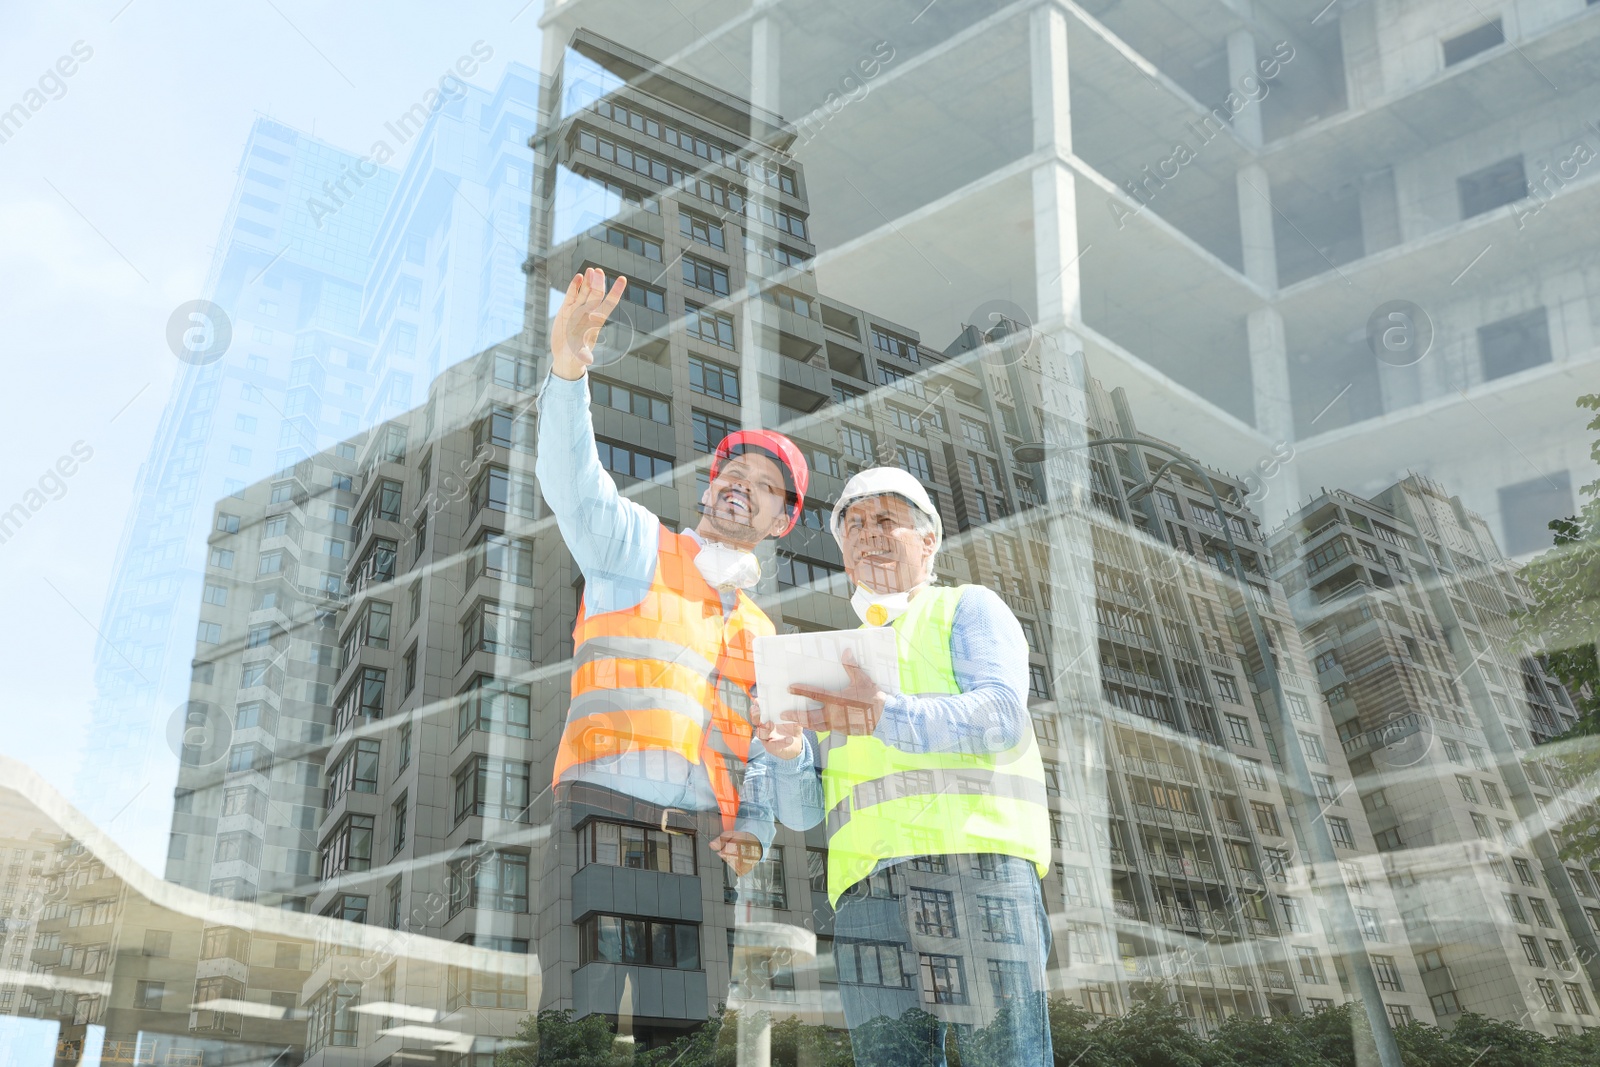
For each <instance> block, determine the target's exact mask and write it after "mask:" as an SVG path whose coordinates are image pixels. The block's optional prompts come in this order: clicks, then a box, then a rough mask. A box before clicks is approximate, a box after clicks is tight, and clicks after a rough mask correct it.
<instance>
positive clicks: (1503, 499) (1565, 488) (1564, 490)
mask: <svg viewBox="0 0 1600 1067" xmlns="http://www.w3.org/2000/svg"><path fill="white" fill-rule="evenodd" d="M1499 499H1500V524H1501V528H1502V529H1503V530H1504V531H1505V551H1506V554H1507V555H1510V556H1521V555H1525V554H1527V553H1529V552H1538V551H1541V550H1543V549H1546V548H1549V547H1550V546H1551V545H1552V544H1554V535H1553V534H1552V533H1551V532H1550V528H1549V526H1548V525H1547V523H1548V522H1549V521H1550V520H1551V519H1554V518H1559V517H1561V516H1563V515H1570V514H1572V512H1573V503H1572V478H1571V475H1570V474H1568V472H1567V471H1552V472H1550V473H1549V474H1546V475H1545V476H1543V477H1540V478H1534V479H1532V480H1531V481H1526V482H1518V483H1517V484H1516V485H1507V486H1503V487H1501V489H1500V490H1499ZM213 555H215V551H214V550H213ZM213 562H214V561H213Z"/></svg>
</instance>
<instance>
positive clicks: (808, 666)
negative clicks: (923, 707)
mask: <svg viewBox="0 0 1600 1067" xmlns="http://www.w3.org/2000/svg"><path fill="white" fill-rule="evenodd" d="M845 649H849V650H850V651H851V653H852V654H854V656H855V660H856V663H857V664H859V665H860V667H861V669H862V670H864V671H866V672H867V676H868V677H869V678H871V679H872V680H873V681H874V682H877V683H878V688H879V689H882V690H883V691H884V692H885V693H898V692H900V651H899V649H898V648H897V647H896V644H895V632H894V629H893V628H892V627H889V626H876V627H871V628H869V629H862V630H825V631H823V632H822V633H812V634H777V635H775V636H772V637H758V638H756V639H755V655H756V698H757V699H758V700H760V701H761V717H762V718H763V719H765V720H766V721H767V722H777V721H779V720H780V719H792V718H793V717H794V713H795V712H797V711H802V710H805V709H807V708H813V707H815V706H816V705H815V703H814V702H812V701H810V700H807V699H806V698H805V697H800V696H795V695H794V694H793V693H791V692H789V687H790V686H791V685H814V686H819V687H820V688H823V689H843V688H845V686H847V685H849V684H850V675H849V674H848V673H847V672H846V671H845V669H844V660H843V654H844V650H845Z"/></svg>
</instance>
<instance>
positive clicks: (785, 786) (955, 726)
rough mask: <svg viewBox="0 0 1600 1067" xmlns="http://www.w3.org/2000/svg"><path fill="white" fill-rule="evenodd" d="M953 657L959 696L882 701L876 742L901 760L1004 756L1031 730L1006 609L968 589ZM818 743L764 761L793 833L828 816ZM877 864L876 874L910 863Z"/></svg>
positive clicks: (1020, 656) (1021, 655)
mask: <svg viewBox="0 0 1600 1067" xmlns="http://www.w3.org/2000/svg"><path fill="white" fill-rule="evenodd" d="M950 657H951V661H952V664H953V666H954V668H955V676H956V685H957V687H958V688H959V689H960V692H959V693H955V694H951V695H935V694H930V695H915V694H897V695H892V696H889V697H887V698H886V699H885V700H884V705H883V718H882V719H880V720H879V721H878V727H877V729H876V730H875V731H873V736H874V737H876V738H877V739H878V740H879V741H882V742H883V743H884V744H886V745H890V746H893V747H895V748H898V749H900V750H901V751H903V752H912V753H918V754H925V753H929V752H972V753H987V752H1003V751H1005V750H1006V749H1009V748H1012V747H1013V746H1015V745H1016V744H1018V743H1019V742H1020V741H1021V740H1022V739H1023V738H1024V737H1026V736H1028V734H1027V732H1026V731H1031V730H1032V729H1033V721H1032V719H1030V718H1029V716H1028V643H1027V640H1026V638H1024V636H1023V633H1022V626H1021V625H1020V624H1019V623H1018V622H1017V617H1016V616H1015V615H1013V614H1012V613H1011V609H1010V608H1009V607H1007V606H1006V603H1005V601H1003V600H1001V599H1000V597H999V596H997V595H996V594H995V593H993V592H992V591H990V590H988V589H984V588H982V587H980V586H969V587H967V589H966V590H965V591H964V592H963V593H962V594H961V599H960V601H959V602H957V604H956V611H955V617H954V619H953V620H952V625H951V630H950ZM818 753H819V746H818V742H817V736H816V734H815V733H813V732H812V731H810V730H807V731H806V733H805V741H804V746H803V747H802V749H801V751H800V753H799V755H797V756H795V757H794V758H793V759H790V760H780V759H777V758H775V757H773V756H770V755H767V754H765V753H763V754H762V756H761V762H762V763H763V764H765V765H769V766H770V767H771V768H772V772H773V783H774V786H775V790H774V792H775V802H776V808H777V816H778V821H780V822H782V823H783V824H784V825H785V826H789V827H792V828H793V829H796V830H804V829H807V828H809V827H812V826H815V825H817V824H818V823H820V822H821V821H822V820H823V817H824V816H825V815H826V814H827V809H826V807H825V805H824V802H823V794H822V770H821V766H820V762H821V761H820V760H819V758H818ZM908 858H909V857H907V856H898V857H893V858H890V859H885V860H883V861H881V862H880V863H879V864H878V866H877V868H875V871H876V870H882V869H883V868H885V867H888V866H891V865H893V864H895V863H899V862H902V861H903V860H905V859H908Z"/></svg>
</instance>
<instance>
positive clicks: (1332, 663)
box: [1316, 649, 1339, 674]
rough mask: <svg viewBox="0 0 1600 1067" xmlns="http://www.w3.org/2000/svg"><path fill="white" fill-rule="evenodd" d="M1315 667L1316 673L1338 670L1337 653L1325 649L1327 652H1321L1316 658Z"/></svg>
mask: <svg viewBox="0 0 1600 1067" xmlns="http://www.w3.org/2000/svg"><path fill="white" fill-rule="evenodd" d="M1316 668H1317V673H1318V674H1326V673H1328V672H1329V671H1332V670H1338V669H1339V657H1338V655H1337V654H1336V653H1334V652H1333V651H1332V650H1331V649H1330V650H1329V651H1327V652H1324V653H1322V654H1321V655H1320V656H1318V657H1317V659H1316Z"/></svg>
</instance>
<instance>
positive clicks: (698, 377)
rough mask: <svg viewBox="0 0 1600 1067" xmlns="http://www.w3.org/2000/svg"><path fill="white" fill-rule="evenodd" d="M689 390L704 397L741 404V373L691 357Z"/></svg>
mask: <svg viewBox="0 0 1600 1067" xmlns="http://www.w3.org/2000/svg"><path fill="white" fill-rule="evenodd" d="M689 388H690V389H692V390H694V391H695V392H697V393H699V394H701V395H702V396H709V397H713V398H715V399H717V400H726V401H727V402H728V403H730V404H737V403H738V402H739V372H738V371H736V370H734V369H733V368H732V367H729V366H725V365H724V364H721V363H716V362H714V361H712V360H709V359H701V358H700V357H698V356H690V357H689Z"/></svg>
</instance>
